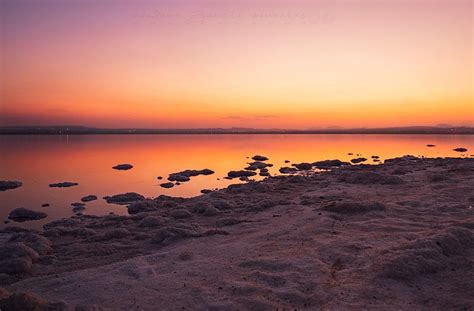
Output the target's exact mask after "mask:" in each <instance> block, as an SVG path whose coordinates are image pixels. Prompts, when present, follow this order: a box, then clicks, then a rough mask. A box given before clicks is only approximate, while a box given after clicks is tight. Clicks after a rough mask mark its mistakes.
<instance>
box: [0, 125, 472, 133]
mask: <svg viewBox="0 0 474 311" xmlns="http://www.w3.org/2000/svg"><path fill="white" fill-rule="evenodd" d="M180 134H181V135H229V134H232V135H255V134H265V135H272V134H285V135H286V134H291V135H295V134H345V135H348V134H379V135H380V134H390V135H402V134H406V135H474V128H473V127H449V128H439V127H429V126H426V127H424V126H417V127H393V128H356V129H320V130H278V129H275V130H273V129H262V130H258V129H246V128H230V129H221V128H215V129H213V128H210V129H102V128H88V127H80V126H74V127H66V126H56V127H4V128H0V135H180Z"/></svg>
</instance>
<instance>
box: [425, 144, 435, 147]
mask: <svg viewBox="0 0 474 311" xmlns="http://www.w3.org/2000/svg"><path fill="white" fill-rule="evenodd" d="M426 147H436V145H432V144H428V145H426Z"/></svg>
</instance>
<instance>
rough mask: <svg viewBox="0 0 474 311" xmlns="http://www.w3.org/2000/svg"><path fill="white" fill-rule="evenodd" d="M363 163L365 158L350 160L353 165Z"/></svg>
mask: <svg viewBox="0 0 474 311" xmlns="http://www.w3.org/2000/svg"><path fill="white" fill-rule="evenodd" d="M365 161H367V159H366V158H355V159H352V160H351V162H352V163H354V164H357V163H362V162H365Z"/></svg>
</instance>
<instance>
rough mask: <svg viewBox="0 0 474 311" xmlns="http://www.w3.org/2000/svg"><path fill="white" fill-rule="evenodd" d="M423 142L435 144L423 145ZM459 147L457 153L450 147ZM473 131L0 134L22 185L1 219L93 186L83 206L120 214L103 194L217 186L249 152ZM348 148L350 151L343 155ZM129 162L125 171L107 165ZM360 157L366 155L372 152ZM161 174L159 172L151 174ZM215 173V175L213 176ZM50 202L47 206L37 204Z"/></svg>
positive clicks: (433, 151) (395, 146)
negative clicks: (180, 178) (181, 178)
mask: <svg viewBox="0 0 474 311" xmlns="http://www.w3.org/2000/svg"><path fill="white" fill-rule="evenodd" d="M427 144H435V145H436V147H434V148H429V147H427V146H426V145H427ZM456 147H465V148H468V149H469V151H468V152H467V153H466V154H460V153H457V152H455V151H453V150H452V149H453V148H456ZM473 148H474V136H472V135H471V136H468V135H77V136H0V157H1V161H0V179H1V180H18V181H21V182H23V186H22V187H20V188H17V189H14V190H8V191H4V192H0V220H1V224H0V227H1V226H4V224H3V221H4V220H6V219H7V217H8V213H9V212H10V211H11V210H12V209H14V208H17V207H26V208H29V209H33V210H38V211H44V212H46V213H47V214H48V215H49V216H48V217H47V218H45V219H42V220H39V221H30V222H24V223H20V225H22V226H28V227H33V228H41V226H42V224H44V223H46V222H49V221H51V220H54V219H58V218H62V217H70V216H71V215H73V212H72V208H71V205H70V204H71V203H73V202H80V198H81V197H83V196H86V195H90V194H94V195H97V196H98V197H99V199H98V200H97V201H93V202H89V203H87V207H86V210H85V211H84V213H86V214H94V215H104V214H109V213H110V212H113V213H116V214H127V209H126V207H125V206H121V205H115V204H107V203H106V202H105V201H104V200H103V199H102V197H103V196H106V195H114V194H119V193H124V192H131V191H133V192H138V193H140V194H142V195H144V196H147V197H156V196H158V195H160V194H166V195H171V196H183V197H189V196H195V195H199V194H200V191H201V190H202V189H213V188H223V187H226V186H227V185H229V184H232V183H238V182H239V180H238V179H234V180H226V179H223V177H224V176H226V175H227V172H228V171H230V170H239V169H243V168H244V167H245V166H247V165H246V163H247V162H249V161H250V160H249V159H248V158H247V157H251V156H253V155H255V154H261V155H265V156H267V157H269V158H270V161H269V163H273V164H274V167H272V168H270V173H272V174H276V173H277V172H278V169H279V168H280V167H281V166H288V165H290V164H285V163H284V161H285V160H290V161H291V162H292V163H298V162H314V161H318V160H326V159H340V160H344V161H349V160H350V159H352V158H354V157H355V156H356V154H360V155H361V156H364V157H366V158H370V156H372V155H378V156H380V158H381V159H382V160H383V159H386V158H392V157H397V156H402V155H406V154H412V155H417V156H425V157H459V156H470V155H471V153H473V152H474V149H473ZM348 153H353V154H354V155H353V156H350V155H348ZM120 163H130V164H132V165H133V166H134V168H133V169H131V170H128V171H117V170H113V169H112V166H114V165H116V164H120ZM367 163H373V162H372V161H371V160H370V161H368V162H367ZM204 168H209V169H212V170H214V171H215V174H213V175H209V176H197V177H192V178H191V181H189V182H186V183H182V184H181V185H179V186H175V187H174V188H171V189H164V188H162V187H160V186H159V184H160V183H162V182H164V181H166V178H167V177H168V175H169V174H170V173H173V172H178V171H182V170H185V169H204ZM158 176H163V180H162V181H160V180H158V179H157V177H158ZM218 179H219V180H218ZM63 181H72V182H77V183H79V186H76V187H71V188H49V187H48V185H49V184H50V183H55V182H63ZM44 203H49V204H50V206H49V207H41V205H42V204H44Z"/></svg>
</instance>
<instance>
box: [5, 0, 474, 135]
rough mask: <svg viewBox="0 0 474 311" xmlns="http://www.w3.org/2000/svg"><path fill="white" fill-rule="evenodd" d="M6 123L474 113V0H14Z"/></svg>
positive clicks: (196, 123) (397, 120) (372, 118)
mask: <svg viewBox="0 0 474 311" xmlns="http://www.w3.org/2000/svg"><path fill="white" fill-rule="evenodd" d="M1 5H2V8H1V11H0V18H1V24H0V25H1V39H2V40H1V55H0V56H1V57H0V60H1V67H0V70H1V80H0V82H1V89H0V91H1V97H0V100H1V102H0V114H1V116H0V125H53V124H75V125H87V126H97V127H154V128H172V127H176V128H183V127H186V128H189V127H233V126H238V127H257V128H301V129H306V128H316V127H326V126H342V127H359V126H364V127H371V126H400V125H435V124H438V123H448V124H454V125H470V126H472V125H474V104H473V18H472V1H469V0H462V1H456V0H444V1H443V0H425V1H421V0H415V1H388V0H370V1H369V0H344V1H342V0H340V1H339V0H336V1H281V0H280V1H269V0H267V1H225V0H224V1H211V0H208V1H202V0H195V1H184V0H177V1H151V0H138V1H131V0H130V1H126V0H115V1H111V0H102V1H79V0H71V1H67V2H66V1H59V0H3V1H2V2H1Z"/></svg>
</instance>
